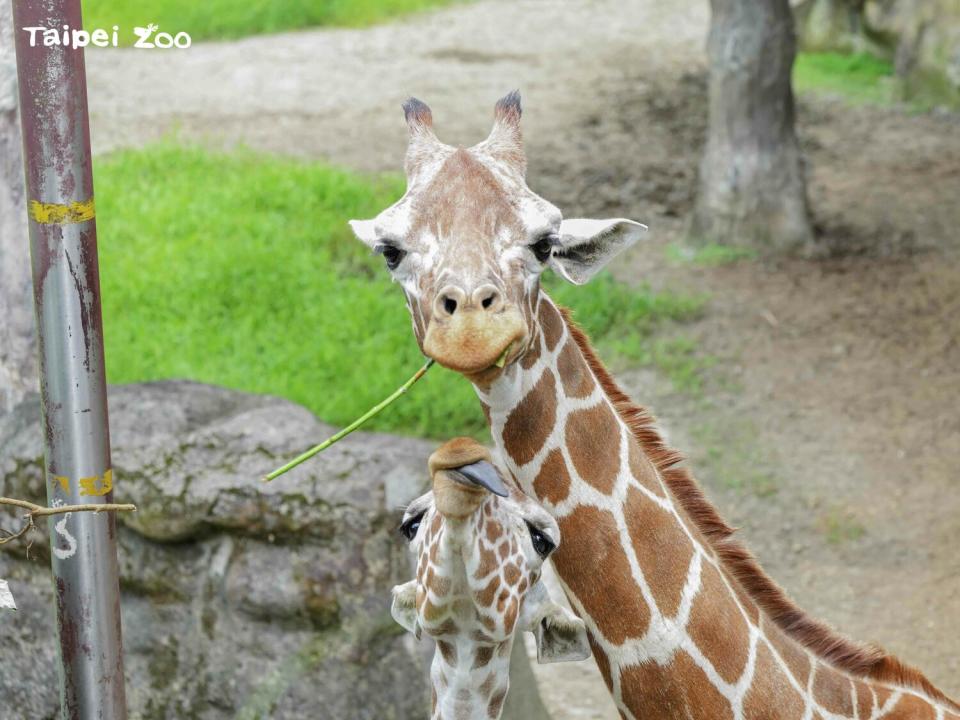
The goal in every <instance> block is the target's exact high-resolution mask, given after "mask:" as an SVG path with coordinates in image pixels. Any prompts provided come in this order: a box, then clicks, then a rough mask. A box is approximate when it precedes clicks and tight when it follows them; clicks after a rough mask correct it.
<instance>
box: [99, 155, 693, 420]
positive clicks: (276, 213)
mask: <svg viewBox="0 0 960 720" xmlns="http://www.w3.org/2000/svg"><path fill="white" fill-rule="evenodd" d="M402 189H403V181H402V180H401V179H400V178H397V177H388V178H382V179H371V178H369V177H364V176H360V175H355V174H352V173H349V172H345V171H342V170H337V169H333V168H330V167H327V166H323V165H319V164H307V163H300V162H296V161H293V160H286V159H279V158H273V157H265V156H259V155H255V154H253V153H250V152H239V153H232V154H214V153H209V152H206V151H203V150H200V149H195V148H182V147H178V146H176V145H173V144H164V145H158V146H154V147H150V148H147V149H144V150H137V151H125V152H121V153H118V154H115V155H112V156H110V157H108V158H105V159H103V160H101V161H99V162H98V163H97V166H96V193H97V220H98V234H99V239H100V263H101V282H102V288H103V303H104V305H103V312H104V326H105V341H106V353H107V369H108V377H109V380H110V382H113V383H126V382H138V381H145V380H154V379H162V378H192V379H196V380H202V381H205V382H210V383H216V384H220V385H225V386H228V387H232V388H237V389H241V390H248V391H252V392H260V393H271V394H276V395H281V396H284V397H287V398H290V399H291V400H294V401H296V402H298V403H301V404H303V405H305V406H307V407H308V408H310V409H311V410H313V411H314V412H315V413H316V414H317V415H319V416H320V417H321V418H323V419H324V420H326V421H329V422H331V423H334V424H338V425H342V424H345V423H347V422H349V421H350V420H352V419H354V418H355V417H356V416H358V415H359V414H361V413H362V412H363V411H365V410H367V409H368V408H369V407H371V406H372V405H373V404H375V403H376V402H378V401H379V400H380V399H382V398H383V397H385V396H386V395H387V394H388V393H390V392H391V391H392V390H393V389H395V388H396V387H397V386H398V385H399V384H400V383H401V382H403V380H405V379H406V378H407V377H409V376H410V375H411V374H412V373H413V372H414V371H415V370H416V369H417V368H418V367H419V366H420V365H421V364H422V362H423V358H422V356H421V355H420V352H419V349H418V348H417V345H416V342H415V341H414V339H413V333H412V331H411V328H410V319H409V316H408V314H407V310H406V307H405V305H404V301H403V295H402V292H401V290H400V288H399V287H396V286H394V285H393V284H392V283H391V282H390V280H389V278H388V276H387V273H386V270H385V269H384V268H383V267H382V259H381V258H379V257H377V256H373V255H372V254H371V253H370V252H369V251H367V250H366V248H365V247H364V246H363V245H361V244H360V243H359V242H358V241H356V240H355V239H354V238H353V235H352V233H351V232H350V230H349V228H348V226H347V224H346V221H347V220H348V219H349V218H353V217H370V216H372V215H374V214H376V213H377V212H378V211H379V210H381V209H382V208H383V207H385V206H386V205H388V204H389V203H390V202H392V201H393V200H394V199H396V198H397V197H399V195H400V194H401V193H402ZM549 281H550V282H549V285H550V287H551V288H553V289H554V294H555V296H556V298H557V300H558V301H559V302H561V303H563V304H567V305H570V306H572V307H573V308H574V310H575V313H576V317H577V318H578V319H579V320H580V321H581V323H582V324H583V325H584V326H585V327H586V328H587V330H588V331H589V332H591V333H592V334H593V335H594V336H595V337H596V339H597V340H598V345H599V347H600V350H601V352H605V353H607V354H608V357H610V358H612V359H614V360H616V359H618V358H619V359H620V360H621V361H622V362H635V363H638V364H639V363H647V364H654V365H657V364H662V365H663V366H664V367H666V368H667V369H668V370H670V369H671V368H673V367H674V365H676V367H677V369H678V371H681V372H682V371H683V363H686V362H688V359H687V358H686V357H685V356H688V355H689V353H688V352H686V351H683V352H681V353H680V354H679V355H678V354H677V353H676V352H669V351H667V352H664V351H663V349H662V348H657V347H655V345H654V343H648V342H646V341H647V339H648V338H650V336H651V334H652V332H653V331H654V329H655V328H657V327H658V326H660V325H662V324H663V323H665V322H669V321H682V320H685V319H688V318H692V317H695V316H697V314H698V313H699V312H700V309H701V305H702V301H701V300H700V299H697V298H690V297H681V296H675V295H672V294H667V293H653V292H650V291H647V290H643V289H636V288H631V287H628V286H627V285H624V284H621V283H618V282H616V281H615V280H614V279H613V278H612V277H611V276H610V275H609V274H606V273H604V274H601V275H600V276H598V277H597V278H595V279H594V280H593V281H592V282H591V284H590V285H587V286H585V287H581V288H576V287H573V286H570V285H567V284H566V283H562V284H561V283H560V282H559V281H557V280H555V279H552V278H550V279H549ZM668 350H669V349H668ZM678 377H679V376H678ZM372 426H373V427H377V428H380V429H383V430H393V431H398V432H401V433H406V434H417V435H427V436H434V437H450V436H453V435H454V434H457V433H472V434H481V433H482V431H483V428H484V423H483V419H482V416H481V413H480V410H479V406H478V404H477V401H476V398H475V396H474V394H473V392H472V390H471V389H470V387H469V385H468V383H467V382H466V381H465V380H463V379H462V378H461V377H459V376H458V375H455V374H454V373H452V372H449V371H447V370H445V369H443V368H440V367H435V368H434V369H432V370H431V371H430V373H429V374H428V375H427V377H426V378H425V379H424V380H423V381H422V382H420V383H419V384H418V385H417V386H416V387H415V388H414V390H413V391H411V393H410V394H408V395H407V396H406V397H404V398H403V399H401V400H400V401H399V402H397V403H395V404H394V405H393V406H391V407H390V408H389V409H388V410H387V411H386V412H385V413H384V414H383V415H381V416H380V417H379V418H377V419H376V420H375V421H374V423H373V424H372Z"/></svg>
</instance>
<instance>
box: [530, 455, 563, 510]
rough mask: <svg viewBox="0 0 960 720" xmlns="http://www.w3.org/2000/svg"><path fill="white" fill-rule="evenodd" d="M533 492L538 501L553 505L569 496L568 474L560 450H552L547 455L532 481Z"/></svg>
mask: <svg viewBox="0 0 960 720" xmlns="http://www.w3.org/2000/svg"><path fill="white" fill-rule="evenodd" d="M533 492H534V494H535V495H536V496H537V498H538V499H540V500H546V501H547V502H549V503H553V504H554V505H556V504H557V503H561V502H563V501H564V500H566V498H567V495H569V494H570V473H569V472H568V471H567V464H566V463H565V462H564V460H563V453H562V452H560V448H554V449H553V450H551V451H550V452H549V453H548V454H547V457H546V459H544V461H543V465H542V466H541V467H540V472H539V473H537V477H536V479H535V480H534V481H533Z"/></svg>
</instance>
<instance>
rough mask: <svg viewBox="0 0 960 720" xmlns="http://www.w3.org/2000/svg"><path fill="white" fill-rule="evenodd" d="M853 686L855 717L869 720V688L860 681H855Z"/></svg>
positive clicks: (871, 697)
mask: <svg viewBox="0 0 960 720" xmlns="http://www.w3.org/2000/svg"><path fill="white" fill-rule="evenodd" d="M855 685H856V688H857V716H858V717H859V718H861V720H869V718H870V715H871V714H873V695H871V693H870V687H869V686H868V685H867V684H866V683H865V682H861V681H860V680H857V681H856V682H855Z"/></svg>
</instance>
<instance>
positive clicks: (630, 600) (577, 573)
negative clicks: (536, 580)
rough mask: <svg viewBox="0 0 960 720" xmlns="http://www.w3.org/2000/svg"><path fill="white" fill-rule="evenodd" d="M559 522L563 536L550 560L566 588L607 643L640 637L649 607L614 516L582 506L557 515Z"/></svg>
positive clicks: (648, 615) (646, 622)
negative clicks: (564, 514) (641, 591)
mask: <svg viewBox="0 0 960 720" xmlns="http://www.w3.org/2000/svg"><path fill="white" fill-rule="evenodd" d="M559 524H560V535H561V536H562V537H563V538H565V540H564V542H563V543H561V545H560V547H559V548H558V549H557V551H556V552H555V553H554V555H553V562H554V566H555V567H556V569H557V572H558V573H559V574H560V577H561V578H562V579H563V581H564V582H565V583H566V584H567V586H568V587H569V588H570V591H571V592H572V593H573V594H574V595H576V597H577V598H578V599H579V600H580V602H581V603H582V604H583V607H584V610H585V611H586V612H587V614H588V615H590V617H591V618H592V619H593V621H594V623H596V626H597V628H598V629H599V630H600V632H601V633H603V635H604V637H606V638H607V639H608V640H609V641H610V642H612V643H614V644H617V645H619V644H621V643H622V642H623V641H624V640H626V639H627V638H639V637H641V636H642V635H643V633H644V632H645V631H646V629H647V625H648V624H649V622H650V609H649V608H648V607H647V605H646V603H644V601H643V598H642V597H641V595H640V592H639V590H638V588H637V586H636V584H634V582H633V575H632V574H631V572H630V562H629V560H628V559H627V555H626V552H624V549H623V547H622V545H621V543H620V536H619V531H618V530H617V524H616V520H615V518H614V517H613V515H612V514H611V513H609V512H607V511H606V510H600V509H598V508H595V507H591V506H586V505H585V506H581V507H579V508H577V509H576V510H575V511H574V512H572V513H571V514H570V515H567V516H565V517H563V518H560V520H559ZM601 588H602V592H598V589H601Z"/></svg>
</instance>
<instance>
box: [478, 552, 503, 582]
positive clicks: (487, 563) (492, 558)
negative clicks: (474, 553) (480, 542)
mask: <svg viewBox="0 0 960 720" xmlns="http://www.w3.org/2000/svg"><path fill="white" fill-rule="evenodd" d="M496 569H497V556H496V553H494V552H493V550H487V549H486V548H480V562H479V563H478V564H477V570H476V572H475V573H473V576H474V577H475V578H476V579H477V580H479V579H480V578H485V577H486V576H487V575H489V574H490V573H492V572H493V571H494V570H496Z"/></svg>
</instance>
